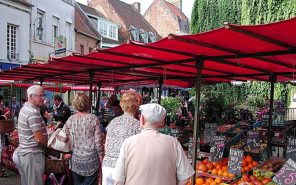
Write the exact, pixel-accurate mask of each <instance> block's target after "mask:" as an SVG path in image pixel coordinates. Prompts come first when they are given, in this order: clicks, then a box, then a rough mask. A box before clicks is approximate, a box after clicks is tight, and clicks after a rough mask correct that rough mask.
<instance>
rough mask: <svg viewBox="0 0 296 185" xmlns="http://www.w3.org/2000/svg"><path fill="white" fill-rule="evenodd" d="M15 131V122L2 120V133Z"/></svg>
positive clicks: (0, 122) (0, 129) (0, 127)
mask: <svg viewBox="0 0 296 185" xmlns="http://www.w3.org/2000/svg"><path fill="white" fill-rule="evenodd" d="M13 131H14V122H13V121H6V120H0V134H4V133H10V132H13Z"/></svg>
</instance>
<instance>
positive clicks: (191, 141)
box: [188, 137, 200, 159]
mask: <svg viewBox="0 0 296 185" xmlns="http://www.w3.org/2000/svg"><path fill="white" fill-rule="evenodd" d="M199 152H200V137H198V138H197V139H196V153H197V154H198V153H199ZM192 156H193V138H192V137H190V138H189V142H188V158H189V159H191V158H192Z"/></svg>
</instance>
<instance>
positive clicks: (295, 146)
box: [286, 136, 296, 161]
mask: <svg viewBox="0 0 296 185" xmlns="http://www.w3.org/2000/svg"><path fill="white" fill-rule="evenodd" d="M286 158H287V159H293V160H294V161H296V137H295V136H290V137H288V146H287V150H286Z"/></svg>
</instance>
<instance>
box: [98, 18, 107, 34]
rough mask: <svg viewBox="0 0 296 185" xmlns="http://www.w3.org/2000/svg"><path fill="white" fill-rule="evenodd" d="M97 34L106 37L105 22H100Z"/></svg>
mask: <svg viewBox="0 0 296 185" xmlns="http://www.w3.org/2000/svg"><path fill="white" fill-rule="evenodd" d="M99 25H100V27H99V32H100V34H101V35H102V36H105V37H108V25H107V23H106V22H103V21H100V24H99Z"/></svg>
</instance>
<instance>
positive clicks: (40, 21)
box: [34, 9, 45, 41]
mask: <svg viewBox="0 0 296 185" xmlns="http://www.w3.org/2000/svg"><path fill="white" fill-rule="evenodd" d="M44 18H45V12H44V11H42V10H40V9H37V18H36V20H35V21H34V27H35V34H34V36H35V39H36V40H40V41H42V40H43V36H44V30H45V29H44V25H45V24H44V21H45V20H44Z"/></svg>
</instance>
